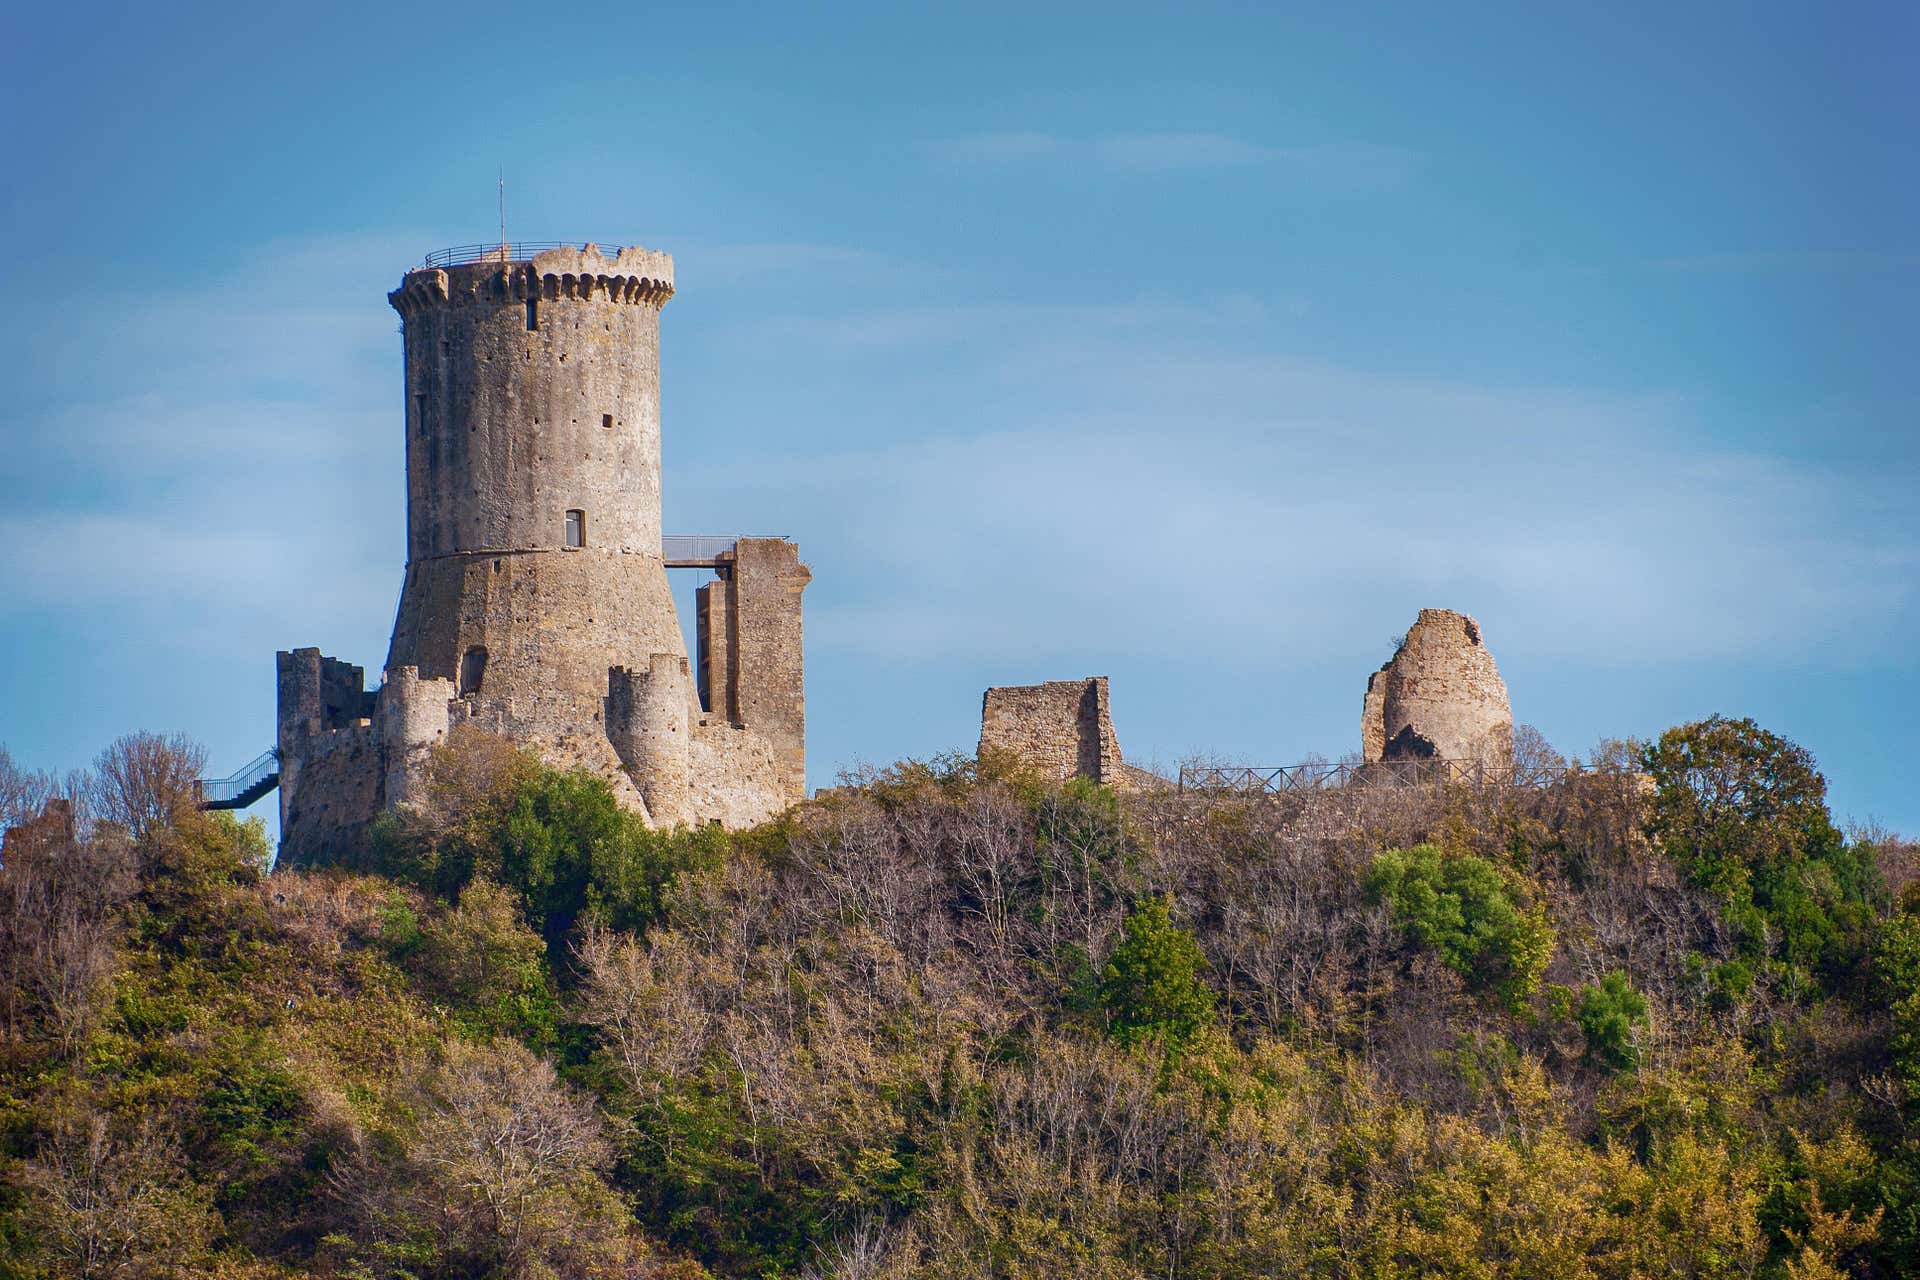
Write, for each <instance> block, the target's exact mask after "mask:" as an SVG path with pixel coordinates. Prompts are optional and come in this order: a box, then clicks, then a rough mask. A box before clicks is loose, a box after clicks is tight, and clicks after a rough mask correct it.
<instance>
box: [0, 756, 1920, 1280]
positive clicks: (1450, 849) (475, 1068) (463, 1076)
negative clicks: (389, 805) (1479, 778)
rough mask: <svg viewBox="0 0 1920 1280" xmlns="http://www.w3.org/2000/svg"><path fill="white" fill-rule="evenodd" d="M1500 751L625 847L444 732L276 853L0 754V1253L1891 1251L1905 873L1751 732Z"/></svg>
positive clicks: (956, 1268) (1904, 1142) (1609, 1268)
mask: <svg viewBox="0 0 1920 1280" xmlns="http://www.w3.org/2000/svg"><path fill="white" fill-rule="evenodd" d="M1522 745H1523V746H1524V747H1525V749H1526V750H1527V751H1528V752H1529V753H1531V756H1532V757H1534V758H1532V759H1530V762H1529V763H1530V768H1529V770H1528V771H1527V774H1528V776H1529V777H1539V776H1542V774H1541V768H1542V767H1543V766H1544V767H1545V774H1546V775H1547V776H1550V777H1551V779H1552V780H1551V781H1550V782H1549V783H1548V785H1544V786H1536V785H1520V784H1518V783H1516V782H1513V781H1511V780H1509V781H1505V782H1499V781H1496V782H1493V783H1491V784H1487V785H1478V786H1464V785H1452V784H1439V785H1426V784H1423V785H1407V786H1377V787H1368V788H1364V789H1354V788H1349V789H1341V790H1336V791H1330V792H1327V793H1322V794H1295V795H1287V796H1281V797H1270V798H1263V799H1257V800H1256V799H1248V798H1244V797H1234V796H1224V795H1209V794H1200V795H1195V794H1192V793H1179V792H1173V791H1162V790H1153V791H1145V792H1139V793H1132V794H1120V793H1116V792H1115V791H1113V790H1112V789H1110V788H1108V787H1106V786H1102V785H1100V784H1098V783H1095V782H1092V781H1089V780H1085V779H1074V780H1069V781H1065V782H1056V781H1051V780H1046V779H1043V778H1041V777H1039V776H1037V775H1035V774H1033V773H1030V772H1028V771H1026V770H1025V769H1024V768H1023V767H1021V766H1020V765H1019V764H1018V763H1017V762H1015V761H1014V760H1012V759H1011V758H1010V757H1003V756H1000V755H997V754H995V753H993V752H991V751H989V752H986V753H984V755H983V756H982V757H980V758H973V757H965V758H953V759H946V760H939V761H933V762H925V763H905V764H901V765H899V766H896V767H894V768H892V769H889V770H885V771H882V772H877V773H872V774H868V775H864V776H861V777H857V778H852V779H848V780H847V785H846V786H844V787H842V788H839V789H837V790H835V791H833V792H832V793H830V794H828V795H826V796H824V797H823V798H821V799H818V800H816V801H812V802H808V803H805V804H802V805H799V806H797V807H795V808H793V809H791V810H789V811H787V812H786V813H784V814H783V815H781V816H780V817H778V818H776V819H775V820H773V821H771V822H768V823H765V824H763V825H760V826H757V827H753V828H750V829H748V830H744V831H739V832H726V831H723V830H721V829H719V828H717V827H701V828H680V829H678V830H675V831H669V832H662V831H653V830H649V829H648V828H647V827H646V826H645V825H644V824H643V823H642V822H641V821H640V820H639V819H638V818H637V817H636V816H635V815H633V814H632V813H631V812H630V811H628V810H626V809H623V808H622V807H621V806H620V804H619V803H618V801H617V798H616V797H615V796H614V794H613V793H612V791H611V789H610V787H609V786H608V784H607V783H606V782H605V780H604V779H602V778H599V777H597V776H595V775H592V774H590V773H585V772H575V773H568V772H561V771H556V770H555V769H553V768H550V767H548V766H545V765H542V764H541V763H539V762H538V761H537V760H535V759H534V758H532V757H530V756H528V755H526V754H524V753H522V752H521V751H519V750H516V749H515V748H513V747H512V746H511V745H509V744H507V743H505V742H503V741H500V740H498V739H492V738H488V737H486V736H485V735H482V734H478V733H459V734H455V735H453V737H452V738H451V739H450V741H449V742H448V743H447V744H446V745H443V746H441V747H438V748H435V749H434V752H433V755H432V759H431V762H430V765H429V767H428V769H427V770H426V774H425V783H426V785H425V790H424V791H423V792H422V793H421V797H420V801H419V803H418V804H416V805H412V806H409V807H407V808H404V809H402V810H400V811H398V812H397V813H395V814H392V815H389V816H387V817H385V818H383V819H382V820H381V822H380V824H379V826H378V827H377V828H376V829H375V831H374V832H373V834H372V838H371V839H370V840H369V842H368V845H367V847H366V848H365V849H364V850H361V851H358V852H356V853H355V855H354V857H353V858H352V859H351V860H350V862H351V865H346V866H340V867H334V868H330V869H328V870H326V871H297V870H285V869H283V870H279V871H274V872H269V870H268V866H267V863H268V851H267V845H266V842H265V839H264V833H263V831H262V830H261V828H260V826H259V825H258V824H257V823H242V822H238V821H235V820H234V819H233V818H231V817H229V816H227V815H225V814H218V813H211V814H210V813H204V812H201V811H199V810H197V809H196V808H195V807H194V805H193V803H192V791H191V780H192V779H193V778H194V777H195V776H196V774H197V773H198V768H197V765H198V763H199V762H198V761H197V760H196V759H195V758H194V754H193V752H192V749H191V747H190V746H189V745H188V744H184V743H179V742H168V741H162V740H158V739H153V738H149V737H136V738H132V739H127V740H123V741H122V742H121V743H118V744H116V745H115V746H114V747H113V748H111V749H109V751H108V752H107V753H105V755H103V757H102V760H101V762H100V765H99V766H97V767H96V769H95V770H94V771H93V773H92V775H91V776H89V777H87V778H82V779H77V780H74V781H72V782H70V783H68V784H63V785H62V786H61V787H58V788H56V787H54V786H53V785H52V783H51V782H50V781H49V780H47V779H44V778H36V777H30V776H26V775H23V774H21V773H20V772H19V771H17V770H15V769H13V768H12V767H11V766H10V765H9V764H7V763H6V761H5V758H4V756H0V823H4V824H7V825H8V826H9V827H10V828H11V829H10V830H9V832H8V836H7V841H6V846H5V854H4V866H0V1179H3V1181H0V1186H3V1187H4V1190H0V1276H4V1277H9V1278H14V1277H18V1278H21V1280H24V1278H26V1277H41V1276H76V1275H124V1276H136V1275H183V1274H193V1275H215V1276H226V1277H261V1278H265V1277H295V1276H339V1277H348V1276H382V1277H400V1276H418V1277H454V1276H462V1277H464V1276H515V1277H535V1276H562V1277H575V1276H578V1277H587V1276H669V1277H679V1278H683V1280H692V1278H694V1277H699V1276H703V1275H714V1276H742V1277H744V1276H799V1275H812V1276H822V1277H825V1276H836V1277H847V1278H849V1280H852V1278H856V1277H860V1278H864V1277H904V1276H952V1277H962V1276H966V1277H973V1276H986V1275H991V1276H1007V1277H1025V1276H1032V1277H1047V1278H1048V1280H1056V1278H1058V1277H1069V1276H1071V1277H1136V1276H1137V1277H1148V1276H1176V1277H1223V1276H1267V1275H1277V1274H1289V1275H1296V1274H1297V1275H1317V1276H1352V1277H1362V1276H1365V1277H1389V1276H1395V1277H1397V1276H1414V1275H1422V1274H1444V1275H1473V1276H1542V1277H1545V1276H1553V1277H1581V1276H1591V1277H1626V1276H1637V1275H1649V1276H1651V1275H1673V1274H1684V1275H1691V1276H1755V1275H1760V1276H1778V1277H1794V1278H1795V1280H1811V1278H1813V1277H1840V1276H1892V1275H1897V1274H1902V1273H1906V1272H1908V1271H1910V1269H1911V1267H1912V1265H1913V1262H1914V1259H1915V1257H1916V1249H1917V1248H1920V1147H1916V1145H1915V1141H1914V1138H1913V1132H1914V1131H1913V1128H1912V1126H1913V1124H1914V1122H1915V1121H1916V1120H1920V1094H1916V1093H1915V1092H1914V1090H1915V1089H1916V1088H1920V891H1917V890H1915V889H1914V888H1913V876H1914V854H1915V849H1914V846H1912V845H1911V844H1908V843H1905V842H1903V841H1900V840H1897V839H1894V838H1892V837H1890V836H1887V835H1885V834H1883V833H1873V832H1853V833H1843V832H1840V831H1838V830H1836V829H1835V828H1834V826H1833V824H1832V822H1831V820H1830V818H1829V816H1828V813H1827V810H1826V807H1825V803H1824V781H1823V780H1822V779H1821V777H1820V775H1819V773H1818V772H1817V770H1816V768H1815V764H1814V762H1813V761H1812V760H1811V759H1810V758H1809V757H1808V756H1807V754H1806V753H1805V752H1804V751H1802V750H1800V749H1799V748H1797V747H1795V746H1794V745H1793V744H1791V743H1788V742H1785V741H1782V740H1781V739H1779V738H1777V737H1775V736H1773V735H1771V734H1769V733H1767V732H1766V731H1765V730H1763V729H1761V728H1760V727H1759V726H1756V725H1753V724H1752V723H1750V722H1747V721H1736V720H1719V719H1716V720H1710V721H1706V722H1702V723H1700V724H1696V725H1690V726H1683V727H1681V728H1678V729H1675V730H1673V731H1671V732H1669V733H1668V734H1666V735H1665V736H1663V737H1662V738H1661V739H1660V740H1659V741H1657V742H1654V743H1646V744H1610V745H1608V746H1605V747H1603V748H1602V749H1600V750H1598V751H1596V752H1595V753H1594V755H1593V756H1592V757H1591V758H1589V759H1588V760H1586V761H1584V762H1580V763H1578V764H1569V763H1568V762H1565V761H1560V760H1558V759H1557V758H1548V756H1547V753H1545V752H1544V749H1543V748H1541V747H1540V745H1539V744H1538V743H1537V742H1534V741H1532V740H1531V739H1527V738H1525V736H1524V735H1523V743H1522ZM56 791H57V792H60V793H61V795H60V796H54V795H53V793H55V792H56ZM50 796H52V797H53V798H54V800H55V803H53V804H51V805H47V804H46V802H47V801H48V799H49V798H50ZM62 799H64V800H66V801H70V802H71V803H70V804H64V803H61V800H62ZM36 814H38V815H40V816H38V817H34V816H33V815H36Z"/></svg>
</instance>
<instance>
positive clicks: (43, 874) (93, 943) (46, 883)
mask: <svg viewBox="0 0 1920 1280" xmlns="http://www.w3.org/2000/svg"><path fill="white" fill-rule="evenodd" d="M135 886H136V881H135V876H134V859H133V855H132V851H131V850H130V849H129V847H128V845H127V840H126V837H125V835H124V834H123V833H121V832H119V831H117V830H112V829H109V830H106V831H102V832H99V833H97V834H96V835H95V837H94V838H93V839H91V840H83V839H80V838H79V836H78V834H77V832H76V829H75V824H74V821H73V812H72V807H71V805H70V804H69V803H68V802H67V801H65V800H61V799H53V800H49V801H47V804H46V809H45V810H44V811H43V813H42V814H41V816H40V817H39V818H37V819H35V820H33V821H32V822H29V823H24V824H21V825H19V826H16V827H14V828H12V829H11V830H10V831H9V832H8V835H7V845H6V862H5V865H4V866H0V1020H3V1021H0V1025H3V1026H4V1028H5V1030H6V1033H7V1034H8V1036H9V1037H10V1038H14V1039H19V1038H22V1037H24V1036H26V1035H28V1034H29V1033H30V1031H31V1030H32V1029H34V1028H36V1027H37V1028H38V1030H39V1033H40V1034H41V1035H43V1036H44V1037H45V1038H47V1039H48V1040H51V1041H52V1042H53V1043H55V1044H56V1045H57V1046H59V1048H60V1049H61V1050H62V1051H63V1052H71V1051H72V1050H73V1049H74V1048H75V1047H76V1046H77V1045H78V1044H79V1043H80V1041H81V1040H82V1039H83V1038H84V1037H85V1035H86V1032H87V1031H88V1029H89V1028H90V1027H91V1026H92V1024H93V1020H94V1018H95V1016H96V1015H97V1013H98V1010H99V1005H100V999H101V995H102V992H103V990H104V987H105V985H106V981H107V979H108V978H109V977H110V976H111V975H112V973H113V971H114V969H115V967H116V965H117V964H118V956H119V937H120V912H121V909H122V907H124V906H125V904H126V902H127V900H128V899H129V898H130V897H131V895H132V894H133V891H134V889H135Z"/></svg>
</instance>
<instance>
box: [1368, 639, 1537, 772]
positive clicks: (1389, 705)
mask: <svg viewBox="0 0 1920 1280" xmlns="http://www.w3.org/2000/svg"><path fill="white" fill-rule="evenodd" d="M1360 744H1361V751H1362V754H1363V755H1364V756H1365V758H1366V759H1367V760H1368V761H1369V762H1371V761H1375V760H1404V759H1418V758H1421V757H1429V756H1430V757H1438V758H1440V759H1443V760H1457V761H1461V762H1477V763H1482V764H1488V765H1496V766H1505V765H1508V764H1510V763H1511V762H1512V759H1513V711H1512V709H1511V707H1510V706H1509V704H1508V702H1507V686H1506V682H1505V681H1503V680H1502V679H1501V678H1500V669H1499V668H1498V667H1497V666H1496V665H1494V661H1493V655H1492V654H1491V653H1489V652H1488V651H1487V646H1486V644H1485V642H1484V641H1483V639H1482V638H1481V635H1480V624H1479V623H1477V622H1475V621H1474V620H1473V619H1472V618H1469V617H1468V616H1467V615H1466V614H1464V613H1455V612H1454V611H1453V610H1451V609H1422V610H1421V611H1420V617H1419V618H1418V619H1417V620H1416V621H1415V622H1414V624H1413V626H1412V628H1411V629H1410V630H1408V632H1407V635H1406V639H1405V641H1404V642H1402V644H1401V645H1400V648H1399V649H1398V650H1397V651H1396V652H1395V653H1394V655H1393V657H1391V658H1390V659H1388V660H1387V662H1386V664H1385V665H1383V666H1382V667H1381V668H1380V669H1379V670H1378V671H1376V672H1374V673H1373V674H1372V675H1371V676H1369V677H1368V678H1367V693H1366V698H1365V701H1364V702H1363V703H1362V706H1361V713H1360Z"/></svg>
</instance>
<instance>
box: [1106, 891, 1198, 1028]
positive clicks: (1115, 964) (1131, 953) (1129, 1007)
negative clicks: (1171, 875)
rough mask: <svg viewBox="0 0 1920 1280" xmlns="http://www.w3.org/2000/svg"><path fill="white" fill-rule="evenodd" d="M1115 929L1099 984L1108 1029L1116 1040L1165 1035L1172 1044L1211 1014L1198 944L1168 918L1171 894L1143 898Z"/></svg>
mask: <svg viewBox="0 0 1920 1280" xmlns="http://www.w3.org/2000/svg"><path fill="white" fill-rule="evenodd" d="M1121 934H1122V936H1121V940H1120V945H1119V946H1117V947H1115V948H1114V951H1113V956H1112V958H1111V959H1109V960H1108V961H1107V967H1106V972H1105V975H1104V979H1103V981H1102V982H1101V985H1100V1002H1101V1004H1102V1005H1103V1006H1105V1008H1106V1011H1107V1017H1108V1028H1109V1030H1110V1031H1111V1033H1112V1035H1113V1037H1114V1038H1115V1039H1116V1040H1119V1041H1120V1042H1121V1043H1122V1044H1138V1043H1140V1042H1141V1041H1143V1040H1148V1039H1152V1038H1154V1037H1165V1039H1166V1042H1167V1045H1168V1047H1169V1048H1171V1049H1177V1048H1179V1047H1180V1046H1181V1045H1183V1044H1185V1043H1186V1042H1187V1041H1188V1040H1190V1039H1192V1037H1193V1035H1194V1033H1195V1032H1197V1031H1199V1030H1200V1029H1201V1028H1202V1027H1204V1026H1206V1025H1207V1023H1208V1022H1209V1021H1211V1020H1212V1018H1213V1004H1214V995H1213V991H1212V989H1211V988H1209V987H1208V986H1207V984H1206V980H1205V979H1204V978H1202V977H1201V976H1200V975H1201V969H1202V968H1203V967H1204V965H1205V964H1206V959H1205V957H1204V956H1202V955H1201V953H1200V944H1199V943H1198V942H1196V941H1194V938H1193V935H1192V934H1191V933H1188V932H1187V931H1186V930H1185V929H1182V928H1181V927H1180V926H1178V925H1176V924H1174V923H1173V900H1172V898H1171V897H1162V898H1149V899H1147V901H1146V902H1145V903H1143V904H1141V905H1140V906H1139V907H1137V908H1136V909H1135V910H1134V911H1133V913H1132V914H1131V915H1129V916H1128V917H1127V919H1126V922H1125V924H1124V925H1122V927H1121Z"/></svg>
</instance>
